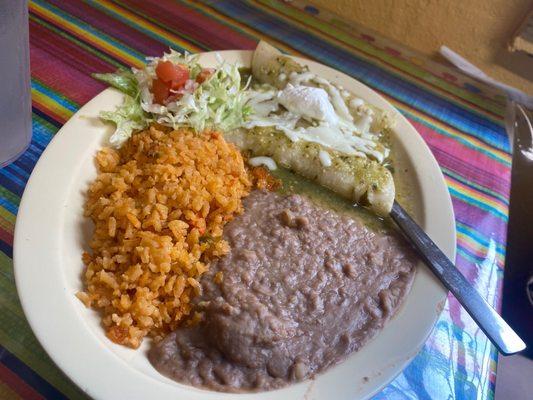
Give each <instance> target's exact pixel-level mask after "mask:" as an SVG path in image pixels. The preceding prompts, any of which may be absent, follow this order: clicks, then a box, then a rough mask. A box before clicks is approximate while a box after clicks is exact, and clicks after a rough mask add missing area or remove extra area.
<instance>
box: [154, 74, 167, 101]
mask: <svg viewBox="0 0 533 400" xmlns="http://www.w3.org/2000/svg"><path fill="white" fill-rule="evenodd" d="M152 94H153V95H154V103H157V104H164V103H165V100H166V99H167V98H168V96H169V95H170V87H169V86H168V84H167V83H165V82H163V81H162V80H161V79H159V78H157V79H154V80H153V81H152Z"/></svg>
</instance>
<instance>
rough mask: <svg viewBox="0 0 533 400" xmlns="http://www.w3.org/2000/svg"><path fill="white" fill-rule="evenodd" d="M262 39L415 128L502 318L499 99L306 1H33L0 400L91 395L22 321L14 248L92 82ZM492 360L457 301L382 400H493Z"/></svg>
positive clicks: (94, 89) (7, 256)
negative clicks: (124, 69) (57, 141)
mask: <svg viewBox="0 0 533 400" xmlns="http://www.w3.org/2000/svg"><path fill="white" fill-rule="evenodd" d="M259 39H266V40H268V41H270V42H271V43H273V44H274V45H276V46H278V47H279V48H280V49H281V50H283V51H285V52H287V53H290V54H296V55H300V56H304V57H308V58H311V59H315V60H317V61H320V62H322V63H324V64H327V65H330V66H332V67H334V68H337V69H339V70H341V71H343V72H346V73H347V74H349V75H351V76H353V77H355V78H357V79H359V80H360V81H362V82H364V83H365V84H367V85H368V86H370V87H372V88H374V89H375V90H377V91H378V92H379V93H381V94H382V95H383V96H384V97H385V98H386V99H387V100H388V101H390V102H391V103H392V104H393V105H394V106H395V107H397V108H398V109H399V110H400V112H402V113H403V114H404V115H405V116H406V117H407V118H408V119H409V120H410V121H411V122H412V124H413V125H414V126H415V128H416V129H417V130H418V132H419V133H420V135H422V137H423V138H424V139H425V141H426V142H427V143H428V145H429V146H430V148H431V150H432V151H433V154H434V155H435V157H436V158H437V160H438V162H439V164H440V167H441V168H442V171H443V173H444V175H445V177H446V181H447V184H448V187H449V190H450V193H451V195H452V199H453V206H454V209H455V215H456V219H457V237H458V243H457V248H458V250H457V266H458V268H460V269H461V271H462V272H463V273H464V274H465V275H466V276H467V277H468V279H469V280H470V281H471V282H473V283H474V284H475V286H476V288H477V289H478V290H479V291H480V292H481V293H482V294H483V295H484V296H485V297H486V298H487V299H488V301H489V302H490V303H492V304H494V305H495V306H499V303H500V297H499V296H500V293H501V282H502V272H503V264H504V255H505V235H506V226H507V212H508V204H509V185H510V165H511V157H510V153H509V143H508V139H507V136H506V134H505V130H504V124H503V116H504V109H505V100H504V99H503V98H502V97H501V96H499V95H498V94H497V93H492V92H490V91H488V89H487V88H484V87H480V86H479V85H478V84H475V83H474V82H472V81H469V80H468V79H466V78H464V77H462V76H459V75H457V74H456V73H454V72H453V71H451V70H448V69H447V68H444V67H442V66H439V65H437V64H434V63H431V62H428V61H426V60H424V59H423V58H421V57H419V56H418V55H416V54H415V53H413V52H410V51H407V50H405V49H402V48H401V47H399V46H398V45H396V44H393V43H390V42H387V41H385V40H383V39H380V38H378V37H377V36H376V35H373V34H372V33H369V32H365V31H362V30H360V29H358V28H356V27H354V26H353V25H350V24H349V23H347V22H346V21H344V20H342V19H340V18H338V17H336V16H334V15H329V14H324V13H321V12H320V11H319V10H317V9H316V8H314V7H311V6H308V5H306V4H305V3H304V2H302V1H293V2H279V1H273V0H257V1H215V0H212V1H203V2H193V1H172V0H152V1H145V0H119V1H105V0H100V1H92V0H85V1H79V0H69V1H60V0H50V1H45V0H34V1H31V2H30V44H31V67H32V68H31V70H32V96H33V140H32V143H31V146H30V148H29V149H28V150H27V151H26V153H24V155H23V156H22V157H21V158H20V159H18V160H17V161H16V162H14V163H13V164H11V165H9V166H7V167H5V168H3V169H0V345H1V347H0V398H2V399H18V398H25V399H26V398H27V399H39V398H48V399H61V398H84V397H85V395H84V394H83V393H82V391H81V390H79V389H78V388H76V387H75V386H74V385H73V384H72V383H71V382H69V380H68V379H67V378H66V377H65V376H64V375H63V374H62V373H61V372H60V371H59V370H58V369H57V368H56V367H55V366H54V364H53V363H52V362H51V361H50V359H49V358H48V357H47V355H46V354H45V352H44V351H43V349H42V348H41V346H40V345H39V344H38V343H37V341H36V339H35V337H34V335H33V334H32V332H31V330H30V328H29V326H28V324H27V322H26V320H25V318H24V315H23V313H22V310H21V307H20V304H19V300H18V298H17V293H16V289H15V283H14V279H13V263H12V255H13V249H12V245H13V230H14V226H15V219H16V215H17V207H18V205H19V202H20V198H21V196H22V194H23V192H24V186H25V184H26V182H27V180H28V177H29V175H30V173H31V171H32V169H33V167H34V165H35V163H36V162H37V160H38V159H39V156H40V155H41V153H42V151H43V150H44V149H45V147H46V145H47V144H48V143H49V141H50V140H51V139H52V138H53V137H54V134H55V133H56V132H57V131H58V130H59V128H61V126H62V125H63V124H64V123H65V121H66V120H67V119H68V118H69V117H70V116H71V115H72V114H73V113H74V112H76V110H78V109H79V108H80V107H81V106H82V105H83V104H84V103H86V102H87V101H88V100H90V99H91V98H92V97H93V96H95V95H96V94H97V93H98V92H100V91H101V90H102V89H104V86H103V85H102V84H101V83H99V82H97V81H95V80H94V79H92V78H91V76H90V73H91V72H94V71H100V72H104V71H113V70H114V69H116V68H117V67H119V66H124V65H129V66H140V65H142V63H143V60H144V57H145V56H148V55H159V54H161V53H162V52H163V51H164V50H165V49H167V48H168V47H169V46H171V47H173V48H176V49H178V50H187V51H189V52H198V51H208V50H214V49H253V48H254V47H255V45H256V42H257V41H258V40H259ZM3 117H5V116H3ZM35 268H39V265H36V266H35ZM50 312H53V310H50ZM398 334H401V332H399V333H398ZM65 340H68V338H65ZM496 356H497V354H496V351H495V350H494V348H493V347H492V346H491V344H490V343H489V342H488V341H487V339H486V338H485V336H484V335H483V333H482V332H481V331H480V330H479V329H478V328H477V327H476V326H475V325H474V323H473V322H472V320H471V319H470V318H469V317H468V316H467V315H466V314H465V312H464V311H463V310H462V309H461V307H460V306H459V304H458V303H457V301H455V300H454V299H452V298H450V299H449V301H448V302H447V304H446V306H445V308H444V311H443V313H442V315H441V317H440V319H439V321H438V323H437V325H436V326H435V329H434V331H433V333H432V335H431V337H430V338H429V340H428V341H427V343H426V345H425V346H424V348H423V350H422V351H421V352H420V354H418V356H417V357H416V358H415V359H414V361H413V362H412V363H411V364H410V365H409V366H408V367H407V368H406V369H405V370H404V371H403V373H401V374H400V375H399V376H398V377H397V378H396V379H395V380H394V381H393V382H392V383H391V384H390V385H389V386H387V387H386V388H385V389H384V390H383V391H382V392H381V393H380V394H378V395H377V396H376V398H377V399H385V398H386V399H490V398H492V397H493V395H494V384H495V378H496V375H495V370H496V361H497V357H496Z"/></svg>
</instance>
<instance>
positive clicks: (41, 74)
mask: <svg viewBox="0 0 533 400" xmlns="http://www.w3.org/2000/svg"><path fill="white" fill-rule="evenodd" d="M30 39H31V48H30V56H31V74H32V76H33V77H34V78H37V79H38V80H39V81H40V82H42V83H43V84H45V85H46V86H48V87H50V88H51V89H53V90H55V91H57V92H59V93H62V94H63V95H65V96H66V97H67V98H68V99H70V100H72V101H74V102H76V103H78V104H80V105H81V104H85V103H86V102H87V101H89V100H90V99H92V98H93V97H94V96H95V95H96V94H98V93H99V92H101V91H102V90H103V89H105V87H106V85H104V84H103V83H100V82H98V81H96V80H95V79H93V78H92V77H91V76H90V74H91V73H92V72H111V71H114V70H115V69H116V68H115V66H113V65H111V64H109V63H107V62H105V61H104V60H102V59H100V58H98V57H97V56H95V55H93V54H91V53H89V52H86V51H85V50H83V49H82V48H80V47H79V46H76V45H75V44H74V43H72V42H69V41H68V40H67V39H65V38H63V37H61V36H59V35H57V34H55V33H54V32H52V31H50V30H48V29H46V28H45V27H43V26H41V25H39V24H38V23H36V22H34V21H30Z"/></svg>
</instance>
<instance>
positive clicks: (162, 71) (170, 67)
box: [155, 61, 178, 82]
mask: <svg viewBox="0 0 533 400" xmlns="http://www.w3.org/2000/svg"><path fill="white" fill-rule="evenodd" d="M155 73H156V75H157V77H158V78H159V79H161V80H162V81H163V82H170V81H173V80H174V79H177V78H178V70H177V69H176V67H175V66H174V64H172V63H171V62H170V61H159V62H158V63H157V66H156V67H155Z"/></svg>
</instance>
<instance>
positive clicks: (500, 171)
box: [409, 119, 509, 194]
mask: <svg viewBox="0 0 533 400" xmlns="http://www.w3.org/2000/svg"><path fill="white" fill-rule="evenodd" d="M409 122H411V124H413V126H414V127H415V128H416V130H417V131H418V132H419V133H420V135H421V136H422V137H423V138H424V141H425V142H426V143H427V144H428V146H430V147H435V148H439V149H440V150H442V151H443V152H446V153H448V154H453V156H454V157H455V158H456V159H457V160H460V161H463V162H464V161H465V160H466V162H464V166H465V167H467V168H469V171H468V172H469V173H468V177H469V179H471V178H472V177H471V174H470V173H471V172H474V171H477V172H478V173H482V174H483V173H485V174H489V175H490V176H491V177H493V178H494V177H496V178H497V179H498V180H500V181H501V182H505V183H506V184H509V168H508V167H506V166H502V165H501V164H500V163H499V162H498V161H495V160H494V159H492V158H490V157H488V156H487V155H485V154H483V153H481V152H480V151H477V150H475V149H472V148H470V147H467V146H465V145H464V144H462V143H461V142H459V141H458V140H456V139H454V138H450V137H446V136H444V135H442V134H440V133H438V132H435V131H434V130H433V129H431V128H428V127H427V126H425V125H423V124H421V123H419V122H416V121H413V120H411V119H410V120H409ZM438 161H439V162H440V160H438ZM462 168H463V165H461V173H462V174H464V173H465V171H463V170H462ZM507 191H508V189H505V190H504V192H503V194H507Z"/></svg>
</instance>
